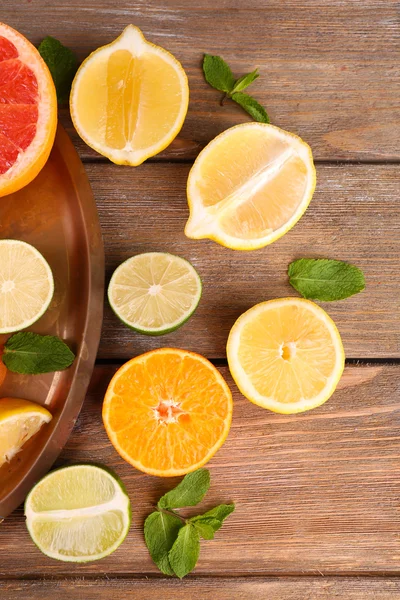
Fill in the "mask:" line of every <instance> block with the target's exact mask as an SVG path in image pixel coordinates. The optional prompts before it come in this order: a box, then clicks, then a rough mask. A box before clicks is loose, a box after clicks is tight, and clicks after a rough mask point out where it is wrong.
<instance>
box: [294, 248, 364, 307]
mask: <svg viewBox="0 0 400 600" xmlns="http://www.w3.org/2000/svg"><path fill="white" fill-rule="evenodd" d="M288 275H289V282H290V284H291V285H292V286H293V287H294V289H295V290H297V291H298V292H299V293H300V294H301V295H302V296H303V297H304V298H309V299H311V300H320V301H321V302H332V301H334V300H343V299H344V298H349V297H350V296H353V295H354V294H358V292H361V291H362V290H363V289H364V288H365V279H364V274H363V272H362V271H361V269H359V268H358V267H356V266H355V265H351V264H349V263H346V262H343V261H341V260H329V259H325V258H322V259H316V258H300V259H298V260H295V261H293V262H292V263H291V264H290V265H289V270H288Z"/></svg>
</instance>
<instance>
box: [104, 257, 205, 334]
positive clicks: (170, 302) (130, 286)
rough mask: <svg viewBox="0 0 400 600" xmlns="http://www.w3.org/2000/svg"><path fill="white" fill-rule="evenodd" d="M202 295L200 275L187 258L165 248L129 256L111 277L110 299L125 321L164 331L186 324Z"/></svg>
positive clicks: (145, 330)
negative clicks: (167, 251) (159, 250)
mask: <svg viewBox="0 0 400 600" xmlns="http://www.w3.org/2000/svg"><path fill="white" fill-rule="evenodd" d="M200 298H201V279H200V277H199V276H198V274H197V271H196V270H195V268H194V267H192V265H191V264H190V263H189V262H188V261H187V260H185V259H183V258H180V257H179V256H174V255H173V254H168V253H166V252H147V253H145V254H139V255H137V256H133V257H132V258H129V259H128V260H127V261H125V262H124V263H122V265H120V266H119V267H118V268H117V269H116V271H115V272H114V274H113V276H112V277H111V281H110V285H109V288H108V299H109V302H110V305H111V308H112V309H113V310H114V312H115V314H116V315H117V316H118V317H119V318H120V319H121V321H122V322H123V323H125V325H128V327H132V329H135V330H136V331H139V332H140V333H145V334H148V335H162V334H164V333H170V332H171V331H174V330H175V329H178V327H180V326H181V325H183V324H184V323H185V322H186V321H187V320H188V319H189V318H190V317H191V315H192V314H193V312H194V311H195V310H196V308H197V305H198V303H199V301H200Z"/></svg>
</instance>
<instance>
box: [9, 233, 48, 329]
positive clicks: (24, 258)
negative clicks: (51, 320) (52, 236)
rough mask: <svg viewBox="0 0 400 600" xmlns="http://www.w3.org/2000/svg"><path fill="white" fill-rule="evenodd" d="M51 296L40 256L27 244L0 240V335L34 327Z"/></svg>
mask: <svg viewBox="0 0 400 600" xmlns="http://www.w3.org/2000/svg"><path fill="white" fill-rule="evenodd" d="M53 293H54V281H53V275H52V272H51V269H50V267H49V265H48V263H47V261H46V260H45V259H44V258H43V256H42V255H41V254H40V252H39V251H38V250H36V248H34V247H33V246H31V245H30V244H27V243H26V242H21V241H19V240H0V333H12V332H13V331H20V330H21V329H25V328H26V327H29V326H30V325H32V324H33V323H35V322H36V321H37V320H38V319H40V317H41V316H42V315H43V314H44V313H45V312H46V310H47V309H48V307H49V304H50V302H51V299H52V297H53Z"/></svg>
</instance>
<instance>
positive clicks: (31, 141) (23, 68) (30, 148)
mask: <svg viewBox="0 0 400 600" xmlns="http://www.w3.org/2000/svg"><path fill="white" fill-rule="evenodd" d="M56 127H57V97H56V90H55V87H54V83H53V80H52V77H51V75H50V71H49V70H48V68H47V65H46V64H45V62H44V61H43V59H42V57H41V56H40V54H39V52H38V51H37V50H36V48H35V47H34V46H32V44H31V43H30V42H28V40H27V39H26V38H24V36H23V35H21V34H20V33H18V32H17V31H15V29H12V28H11V27H9V26H8V25H5V24H4V23H0V196H5V195H6V194H11V193H13V192H16V191H17V190H19V189H21V188H22V187H24V186H25V185H27V184H28V183H30V182H31V181H32V179H34V178H35V177H36V175H37V174H38V173H39V171H40V170H41V169H42V167H43V166H44V165H45V163H46V161H47V159H48V157H49V154H50V150H51V148H52V146H53V142H54V136H55V134H56Z"/></svg>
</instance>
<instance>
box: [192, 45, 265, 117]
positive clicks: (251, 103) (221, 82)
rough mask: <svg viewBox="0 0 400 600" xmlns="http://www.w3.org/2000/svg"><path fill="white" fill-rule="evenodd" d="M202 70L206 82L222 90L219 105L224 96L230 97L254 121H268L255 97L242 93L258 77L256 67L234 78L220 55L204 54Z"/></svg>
mask: <svg viewBox="0 0 400 600" xmlns="http://www.w3.org/2000/svg"><path fill="white" fill-rule="evenodd" d="M203 72H204V77H205V79H206V81H207V83H209V84H210V85H211V86H212V87H213V88H215V89H216V90H219V91H220V92H224V96H223V97H222V98H221V106H222V104H223V103H224V100H225V98H231V99H232V100H234V101H235V102H236V103H237V104H239V106H241V107H242V108H244V110H245V111H247V112H248V113H249V115H250V116H251V117H253V119H254V120H255V121H258V122H260V123H269V122H270V120H269V117H268V114H267V111H266V110H265V108H264V107H263V106H261V104H259V103H258V102H257V100H256V99H255V98H253V97H252V96H250V95H249V94H244V93H243V90H245V89H246V88H247V87H248V86H249V85H250V84H251V83H253V81H255V80H256V79H257V78H258V77H259V73H258V70H257V69H255V70H254V71H251V73H246V74H245V75H242V77H239V79H236V80H235V78H234V76H233V73H232V71H231V68H230V66H229V65H228V64H227V63H226V62H225V61H224V59H223V58H221V56H214V55H212V54H205V55H204V60H203Z"/></svg>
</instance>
